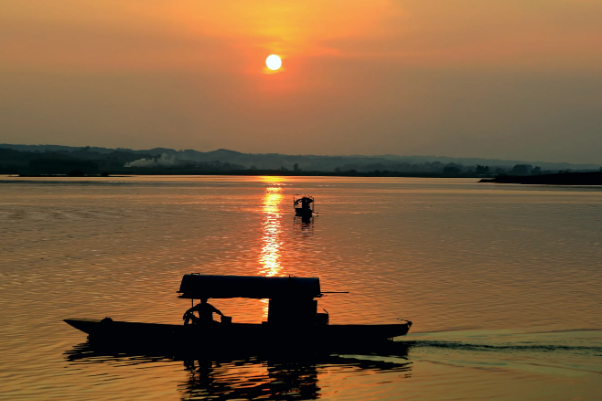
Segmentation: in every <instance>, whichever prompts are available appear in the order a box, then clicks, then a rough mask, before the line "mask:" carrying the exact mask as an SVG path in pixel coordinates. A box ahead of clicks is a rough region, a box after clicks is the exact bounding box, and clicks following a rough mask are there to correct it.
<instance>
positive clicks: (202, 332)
mask: <svg viewBox="0 0 602 401" xmlns="http://www.w3.org/2000/svg"><path fill="white" fill-rule="evenodd" d="M65 322H66V323H68V324H69V325H71V326H73V327H75V328H76V329H78V330H81V331H83V332H84V333H87V334H88V335H89V339H90V341H97V342H112V343H134V344H138V345H143V344H147V345H154V344H179V345H185V346H194V345H196V344H202V345H204V346H206V345H207V344H263V345H270V344H282V343H285V344H290V343H291V342H295V343H306V344H327V345H331V344H343V343H371V342H379V341H387V340H389V339H392V338H393V337H398V336H403V335H405V334H407V333H408V331H409V329H410V327H411V323H410V322H407V323H402V324H385V325H324V326H318V325H316V326H310V327H307V326H304V327H300V326H294V325H273V324H265V323H264V324H250V323H231V324H220V323H215V324H210V325H192V324H191V325H186V326H184V325H172V324H156V323H138V322H122V321H112V320H110V319H108V320H107V319H105V320H102V321H99V320H89V319H65Z"/></svg>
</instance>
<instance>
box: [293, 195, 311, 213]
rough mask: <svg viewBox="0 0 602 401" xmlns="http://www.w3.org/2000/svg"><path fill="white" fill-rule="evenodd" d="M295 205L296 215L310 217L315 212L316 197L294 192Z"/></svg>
mask: <svg viewBox="0 0 602 401" xmlns="http://www.w3.org/2000/svg"><path fill="white" fill-rule="evenodd" d="M293 206H294V207H295V216H300V217H301V218H303V219H309V218H310V217H312V215H313V214H314V206H315V202H314V197H313V196H309V195H302V194H294V195H293Z"/></svg>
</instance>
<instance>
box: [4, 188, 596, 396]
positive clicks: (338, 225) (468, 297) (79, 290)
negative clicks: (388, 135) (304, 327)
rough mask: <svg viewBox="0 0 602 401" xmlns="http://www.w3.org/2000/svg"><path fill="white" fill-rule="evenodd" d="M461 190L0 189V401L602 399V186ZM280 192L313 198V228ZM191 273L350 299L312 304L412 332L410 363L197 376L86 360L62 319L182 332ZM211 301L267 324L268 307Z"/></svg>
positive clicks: (326, 361) (266, 366) (256, 368)
mask: <svg viewBox="0 0 602 401" xmlns="http://www.w3.org/2000/svg"><path fill="white" fill-rule="evenodd" d="M475 181H476V180H474V179H414V178H387V179H385V178H320V177H126V178H103V179H100V178H99V179H97V178H86V179H81V178H65V179H23V178H9V177H6V178H3V179H2V180H1V181H0V237H1V239H2V240H1V241H0V303H1V304H2V308H0V319H1V320H2V322H3V324H2V325H0V353H1V355H2V356H3V363H2V364H0V388H2V391H1V392H0V399H7V400H8V399H11V400H14V399H28V400H49V399H61V400H81V399H95V400H109V399H161V400H176V399H185V400H187V399H208V398H210V397H213V399H223V400H227V399H250V398H259V397H264V398H263V399H318V398H319V399H328V400H330V399H345V400H366V399H387V400H389V399H390V400H397V399H475V400H476V399H504V400H506V399H507V400H510V399H513V400H514V399H528V400H536V399H546V400H567V399H575V400H590V399H592V400H593V399H597V397H598V396H599V394H600V393H602V380H601V379H602V377H601V374H602V324H601V323H600V320H601V318H602V313H601V312H602V269H601V268H600V267H601V262H600V261H601V260H602V191H601V189H600V188H599V187H591V188H582V187H545V186H520V185H505V186H495V185H488V184H478V183H476V182H475ZM295 193H307V194H310V195H313V196H314V197H315V199H316V210H317V211H318V213H319V216H318V217H316V218H314V219H313V221H312V222H311V223H310V224H304V223H302V222H300V221H299V220H297V219H295V218H294V212H293V208H292V195H293V194H295ZM192 272H197V273H205V274H237V275H265V276H277V275H289V274H292V275H295V276H316V277H320V280H321V284H322V290H324V291H350V294H348V295H345V294H341V295H330V296H326V297H324V298H322V299H321V300H320V301H319V308H325V309H326V310H327V311H328V312H329V313H330V321H331V323H335V324H337V323H339V324H345V323H395V322H396V319H398V318H407V319H410V320H412V321H413V322H414V325H413V327H412V329H411V331H410V335H408V336H407V337H404V338H399V339H398V341H405V342H407V343H408V344H409V346H410V347H409V350H408V352H407V353H406V354H401V355H387V356H377V355H331V356H330V357H328V358H322V359H316V360H311V358H310V359H309V360H303V361H297V360H293V361H290V360H284V361H283V360H270V359H267V360H265V359H262V358H261V357H257V358H254V357H251V358H247V359H244V360H226V361H215V362H211V361H210V363H209V364H208V365H201V366H199V364H198V363H195V364H194V366H193V365H191V362H190V361H187V362H184V361H180V360H173V359H170V358H167V357H150V356H144V355H140V356H136V355H125V354H123V355H99V354H96V353H94V352H92V351H90V350H89V349H88V348H87V346H86V335H85V334H84V333H81V332H79V331H77V330H75V329H73V328H71V327H70V326H68V325H67V324H65V323H64V322H63V321H62V319H64V318H72V317H80V318H95V319H100V318H103V317H105V316H110V317H112V318H113V319H115V320H130V321H143V322H157V323H172V324H180V323H182V320H181V316H182V313H183V312H184V311H185V310H186V309H187V308H188V307H189V306H190V304H189V302H188V301H186V300H181V299H178V298H177V294H176V291H177V289H178V288H179V283H180V279H181V277H182V275H183V274H186V273H192ZM211 302H212V303H213V304H214V305H215V306H216V307H218V308H219V309H221V310H222V311H223V312H224V313H225V314H226V315H229V316H232V317H233V320H234V321H235V322H260V321H262V320H264V319H265V313H266V307H267V304H266V303H265V302H261V301H249V300H246V301H245V300H227V301H225V300H214V301H211ZM291 348H294V345H293V344H291ZM286 351H287V350H282V352H283V354H286Z"/></svg>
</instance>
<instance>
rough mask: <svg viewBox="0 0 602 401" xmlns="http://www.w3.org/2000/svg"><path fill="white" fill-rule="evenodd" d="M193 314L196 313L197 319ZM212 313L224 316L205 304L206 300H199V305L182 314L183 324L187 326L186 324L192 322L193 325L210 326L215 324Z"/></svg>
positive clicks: (213, 307) (208, 304)
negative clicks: (197, 314)
mask: <svg viewBox="0 0 602 401" xmlns="http://www.w3.org/2000/svg"><path fill="white" fill-rule="evenodd" d="M194 312H198V313H199V317H196V316H195V315H194ZM214 313H217V314H218V315H220V316H224V314H223V313H222V312H220V310H219V309H217V308H216V307H215V306H213V305H211V304H210V303H208V302H207V298H201V303H200V304H196V305H195V306H193V307H192V308H190V309H188V310H187V311H186V313H184V316H182V319H184V324H188V322H192V323H193V324H211V323H216V322H215V321H214V320H213V314H214Z"/></svg>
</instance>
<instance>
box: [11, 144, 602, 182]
mask: <svg viewBox="0 0 602 401" xmlns="http://www.w3.org/2000/svg"><path fill="white" fill-rule="evenodd" d="M78 160H79V161H81V163H82V169H83V167H85V169H86V170H89V171H91V172H93V173H96V172H101V171H110V172H112V173H113V172H119V173H127V172H130V173H137V172H139V171H149V170H148V169H154V170H157V171H158V169H178V171H180V170H181V171H184V170H186V171H192V172H193V171H233V170H253V171H254V170H257V171H269V170H280V171H293V172H301V171H304V172H329V173H337V172H357V173H370V172H372V173H377V175H379V174H381V173H382V174H384V175H387V173H411V174H415V173H428V174H444V175H452V176H454V175H462V174H469V175H471V176H475V175H479V176H480V175H484V176H487V175H498V174H503V173H512V174H515V175H531V174H541V173H542V172H554V173H556V172H558V171H566V170H572V171H599V169H600V167H601V166H600V165H597V164H572V163H550V162H527V161H518V160H495V159H482V158H453V157H444V156H398V155H380V156H365V155H350V156H318V155H283V154H278V153H264V154H262V153H240V152H236V151H232V150H228V149H218V150H214V151H210V152H199V151H196V150H191V149H187V150H174V149H167V148H154V149H148V150H132V149H123V148H117V149H108V148H100V147H71V146H60V145H12V144H0V173H4V174H6V173H20V172H23V171H26V172H28V173H32V172H35V170H36V169H38V170H40V169H42V170H43V169H44V168H47V169H50V170H52V171H53V172H57V171H64V170H66V169H69V168H75V167H74V166H77V161H78ZM517 166H518V167H517ZM141 169H142V170H141ZM92 170H93V171H92Z"/></svg>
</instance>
